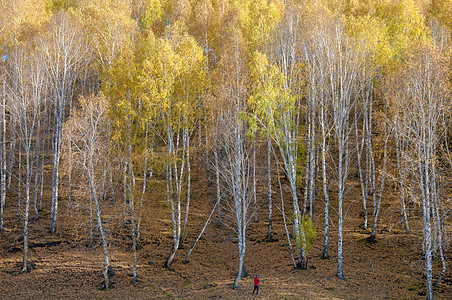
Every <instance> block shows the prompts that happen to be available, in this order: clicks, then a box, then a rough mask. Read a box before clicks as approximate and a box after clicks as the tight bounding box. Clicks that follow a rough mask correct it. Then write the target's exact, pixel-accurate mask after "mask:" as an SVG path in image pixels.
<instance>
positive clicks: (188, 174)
mask: <svg viewBox="0 0 452 300" xmlns="http://www.w3.org/2000/svg"><path fill="white" fill-rule="evenodd" d="M185 130H187V129H185ZM185 134H186V135H187V147H186V148H187V153H186V158H187V203H186V205H185V218H184V228H183V230H182V234H181V237H180V242H179V245H182V243H183V241H184V239H185V234H186V233H187V224H188V213H189V211H190V192H191V190H190V188H191V166H190V136H189V134H188V130H187V132H186V133H185Z"/></svg>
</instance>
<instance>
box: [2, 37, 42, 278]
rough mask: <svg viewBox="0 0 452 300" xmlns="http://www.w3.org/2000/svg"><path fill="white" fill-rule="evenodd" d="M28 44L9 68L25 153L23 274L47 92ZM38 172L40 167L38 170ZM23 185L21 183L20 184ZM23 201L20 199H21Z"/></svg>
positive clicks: (36, 56) (14, 56)
mask: <svg viewBox="0 0 452 300" xmlns="http://www.w3.org/2000/svg"><path fill="white" fill-rule="evenodd" d="M27 46H28V45H24V46H21V47H17V48H16V49H15V51H14V52H13V53H11V58H10V61H9V64H10V66H11V68H10V83H11V84H10V88H9V93H8V95H10V96H11V97H12V99H10V103H11V108H10V109H11V113H12V114H14V115H15V118H16V119H17V123H18V137H19V142H20V144H21V146H22V147H21V148H22V149H23V150H24V152H25V166H24V167H23V166H22V165H20V164H19V172H21V169H22V167H23V168H24V169H25V178H24V182H25V186H24V188H25V196H24V198H25V217H24V256H23V268H22V273H25V272H28V271H29V267H28V240H29V229H28V221H29V211H30V198H31V197H30V191H31V188H32V186H31V185H32V170H33V166H34V163H35V159H34V158H33V154H35V153H36V150H37V147H38V146H39V144H38V141H37V140H36V139H35V136H36V135H37V132H39V130H40V128H39V125H40V122H39V119H40V117H41V104H42V103H43V97H44V92H45V88H46V86H45V79H44V77H45V75H44V69H43V64H42V60H41V57H40V54H39V53H36V52H34V51H32V50H31V49H30V48H27ZM36 170H37V167H36ZM21 184H22V182H20V181H19V185H21ZM19 201H20V199H19Z"/></svg>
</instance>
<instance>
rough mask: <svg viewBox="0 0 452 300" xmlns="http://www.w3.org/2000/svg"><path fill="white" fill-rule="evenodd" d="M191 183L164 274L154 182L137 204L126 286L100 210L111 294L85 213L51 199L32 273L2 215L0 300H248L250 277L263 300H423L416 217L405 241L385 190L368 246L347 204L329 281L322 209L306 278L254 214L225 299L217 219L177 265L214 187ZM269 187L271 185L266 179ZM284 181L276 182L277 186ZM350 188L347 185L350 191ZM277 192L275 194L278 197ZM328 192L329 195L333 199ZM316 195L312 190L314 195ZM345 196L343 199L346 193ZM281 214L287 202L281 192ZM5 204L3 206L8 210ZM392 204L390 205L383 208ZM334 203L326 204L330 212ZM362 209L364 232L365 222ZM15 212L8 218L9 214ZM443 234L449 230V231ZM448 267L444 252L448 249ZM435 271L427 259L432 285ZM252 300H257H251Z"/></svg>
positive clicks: (233, 260) (116, 227)
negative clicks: (179, 237) (52, 227)
mask: <svg viewBox="0 0 452 300" xmlns="http://www.w3.org/2000/svg"><path fill="white" fill-rule="evenodd" d="M199 170H200V168H198V172H194V174H193V177H192V182H193V186H192V188H193V196H192V206H191V214H190V217H189V226H188V232H187V238H186V241H185V243H184V244H183V247H182V249H180V250H178V251H177V253H176V258H175V261H174V263H173V265H172V266H171V268H170V269H165V268H162V266H163V264H164V262H165V259H166V257H167V255H168V253H169V250H170V247H171V243H172V240H171V232H170V230H171V228H170V226H171V221H170V220H171V219H170V214H169V209H168V206H167V204H166V196H164V192H163V191H164V187H165V184H164V182H163V180H162V178H160V179H158V178H157V179H158V180H160V182H158V180H157V181H156V182H154V183H151V188H152V191H151V192H150V193H149V194H148V195H147V197H148V199H151V201H145V203H144V214H143V223H142V227H141V237H140V241H139V248H138V252H137V255H138V281H137V282H136V283H133V284H132V282H131V281H132V253H131V239H130V224H129V226H127V227H126V228H122V226H121V218H122V216H121V214H122V211H121V203H116V204H112V205H110V206H108V205H105V209H104V212H103V214H104V221H105V226H106V228H107V233H108V239H109V255H110V262H111V265H112V267H113V269H114V271H115V275H114V276H113V277H112V278H111V280H112V282H113V287H112V288H111V289H109V290H101V289H100V287H101V283H102V281H103V277H102V273H101V272H102V266H103V254H102V245H101V244H100V241H99V238H98V237H97V238H95V241H94V242H93V243H92V244H90V243H89V239H88V238H87V232H88V231H89V230H88V228H89V223H88V221H87V220H88V219H87V217H86V216H87V213H86V209H85V214H84V215H78V214H77V213H76V209H74V207H75V204H74V203H72V202H71V203H68V201H67V200H65V199H64V198H62V199H61V200H60V215H59V219H58V223H57V224H58V231H57V233H56V234H53V235H52V234H50V233H49V212H48V209H47V208H48V207H47V206H48V205H46V203H47V202H48V200H49V199H47V197H48V196H49V195H44V196H47V197H45V198H44V207H43V208H44V209H43V212H42V216H41V218H40V219H39V220H38V221H32V222H31V231H30V249H31V250H30V262H31V264H32V270H31V272H29V273H26V274H19V271H20V270H21V265H22V243H23V242H22V240H23V237H22V235H21V229H20V226H19V225H18V224H17V212H16V210H17V209H16V207H15V205H14V204H13V203H10V206H8V207H9V208H8V207H7V211H6V216H7V220H6V224H5V225H6V226H5V228H6V229H5V230H4V231H2V232H0V283H1V284H0V298H3V299H24V298H28V299H31V298H33V299H46V298H51V299H53V298H58V299H62V298H90V299H136V298H142V299H179V298H187V299H209V298H212V299H214V298H215V299H217V298H222V299H252V298H254V297H256V296H253V295H251V292H252V287H253V283H252V282H253V277H254V275H256V274H257V275H259V278H260V282H261V287H260V291H259V296H258V297H259V298H262V299H425V290H426V289H425V279H424V277H423V261H422V258H421V254H422V236H421V231H420V230H419V229H420V228H419V226H420V224H417V223H416V222H418V223H419V222H420V220H419V218H416V212H415V209H414V208H413V209H412V212H411V214H410V216H411V217H412V221H411V222H412V223H411V226H412V232H413V233H409V234H408V233H405V232H404V231H403V230H402V229H401V226H400V225H397V222H398V218H399V217H398V211H397V209H398V208H397V207H398V205H397V198H396V196H395V195H396V193H395V192H393V190H392V189H390V188H389V187H388V191H387V194H388V195H392V197H393V198H394V199H389V200H388V199H384V200H383V203H382V210H381V212H380V217H381V219H380V220H381V221H380V222H379V225H378V226H379V227H378V228H379V230H378V235H377V240H376V242H375V243H372V244H369V243H368V242H366V238H367V237H368V236H369V230H363V229H361V228H360V225H361V223H362V218H361V217H359V212H360V201H359V197H356V199H357V200H352V199H353V197H352V196H349V197H348V198H347V199H348V200H346V203H345V207H346V208H347V210H348V213H347V216H346V219H345V225H344V229H345V230H344V275H345V280H340V279H338V278H337V277H336V272H337V230H336V227H335V226H336V224H337V221H336V219H337V217H333V218H332V225H331V231H330V248H329V253H330V258H329V259H327V260H324V259H322V258H321V253H322V245H323V226H322V224H323V222H324V220H323V219H324V216H323V214H322V211H323V208H322V205H323V204H322V203H321V201H318V202H317V203H316V204H315V210H314V218H313V219H314V223H315V226H316V228H317V238H316V239H315V240H314V242H313V245H312V247H311V249H310V250H309V253H308V257H309V267H308V269H307V270H295V269H294V268H293V265H292V263H291V258H290V251H289V247H288V245H287V236H286V233H285V229H284V225H283V221H282V214H281V212H280V211H278V209H277V208H274V212H275V213H274V214H275V216H274V221H273V238H274V240H273V241H272V242H267V241H266V240H265V237H266V232H267V224H268V222H267V219H268V217H267V214H268V210H267V207H266V206H262V207H261V208H260V209H259V220H258V222H257V223H255V222H251V223H250V224H249V227H248V231H247V248H246V257H245V265H246V271H247V272H248V274H249V276H247V277H245V278H243V279H242V280H241V281H240V283H239V289H237V290H233V289H232V288H231V287H232V282H233V280H234V278H235V275H236V274H237V273H236V272H237V268H238V246H237V243H236V242H235V240H234V234H233V231H232V230H230V229H228V228H227V227H226V226H221V227H218V226H216V225H215V224H216V220H214V218H213V219H212V221H211V223H210V224H209V226H208V227H207V229H206V231H205V232H204V235H203V237H202V238H201V240H200V241H199V242H198V244H197V246H196V248H195V249H194V251H193V253H192V255H191V257H190V262H189V263H187V264H185V263H184V260H185V257H186V255H187V252H188V249H189V248H190V246H191V245H192V243H193V241H194V240H195V239H196V237H197V235H198V234H199V232H200V230H201V229H202V226H203V225H204V223H205V221H206V219H207V217H208V215H209V213H210V211H211V209H212V207H213V199H214V187H213V186H211V187H209V184H208V181H207V177H206V175H205V174H204V173H203V172H201V171H199ZM274 182H276V183H277V180H274ZM286 184H287V182H283V186H284V185H286ZM351 184H353V183H351ZM283 189H284V188H283ZM274 191H275V193H274V199H275V201H276V202H275V204H276V205H277V206H278V207H280V206H281V205H280V204H281V200H280V197H279V187H278V186H276V185H275V186H274ZM258 192H259V195H260V199H259V200H260V202H264V200H263V199H264V195H265V192H264V187H263V186H260V187H259V190H258ZM333 192H334V191H333ZM319 194H320V191H319ZM351 195H352V194H351ZM284 199H285V201H286V205H287V207H286V211H289V209H290V204H289V203H290V197H289V195H288V194H287V193H285V198H284ZM12 200H13V199H11V198H10V202H12ZM391 201H393V202H394V203H392V202H391ZM335 205H336V206H337V204H334V203H333V207H334V206H335ZM371 211H372V207H371V203H370V204H369V223H370V222H371V221H372V215H371ZM14 212H16V214H14ZM14 216H16V220H14ZM449 234H450V231H449ZM448 250H449V251H448V253H449V254H448V257H447V258H448V260H449V261H450V260H451V255H450V253H452V252H451V251H450V250H451V249H450V247H449V249H448ZM448 267H449V269H448V271H447V272H446V274H445V276H444V278H443V280H442V281H441V283H440V284H439V287H437V288H434V295H435V297H436V298H437V299H452V272H451V269H450V268H451V266H450V265H449V266H448ZM440 270H441V261H440V260H439V259H437V260H435V264H434V279H436V278H437V277H438V275H439V272H440ZM256 298H257V297H256Z"/></svg>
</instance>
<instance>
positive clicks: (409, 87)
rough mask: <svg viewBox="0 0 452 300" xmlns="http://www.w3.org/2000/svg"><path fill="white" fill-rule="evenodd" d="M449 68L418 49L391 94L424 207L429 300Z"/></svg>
mask: <svg viewBox="0 0 452 300" xmlns="http://www.w3.org/2000/svg"><path fill="white" fill-rule="evenodd" d="M446 65H447V63H446V62H445V58H444V57H443V56H442V55H441V53H438V52H437V51H436V49H434V48H433V47H431V46H429V45H421V46H419V47H418V48H416V51H415V52H413V54H412V56H411V57H410V59H409V60H408V62H407V63H406V67H405V68H404V69H403V70H401V71H400V73H399V74H397V76H398V78H397V83H398V85H397V86H398V87H399V89H401V93H397V94H393V95H392V96H393V97H394V98H393V99H394V100H393V102H392V105H394V106H395V108H396V110H397V111H398V112H399V114H400V116H401V118H402V120H403V122H400V124H399V126H398V127H397V130H398V131H399V133H400V134H401V136H402V138H403V140H404V141H406V142H407V144H408V145H409V147H407V151H405V152H404V153H403V154H404V158H405V159H407V160H408V161H407V166H408V167H409V168H410V170H411V171H410V174H411V175H412V176H410V177H409V179H410V180H411V181H412V182H411V186H412V187H413V191H412V195H411V196H412V197H414V198H415V199H416V200H417V201H419V203H420V205H421V206H422V215H423V245H422V249H423V254H424V262H425V264H424V274H425V277H426V280H427V299H433V272H432V261H433V257H432V254H433V251H434V243H433V242H434V234H433V232H434V230H435V226H438V224H439V223H440V222H438V221H439V220H438V218H437V214H436V211H435V208H436V205H437V204H438V203H439V201H441V200H440V197H439V195H440V194H441V192H440V185H438V174H439V165H438V162H437V161H438V157H437V151H438V148H439V145H440V142H441V140H442V138H443V137H444V128H442V127H440V124H443V121H442V118H444V116H446V114H445V110H446V109H447V107H449V100H450V96H449V95H450V94H449V87H448V85H447V84H446V82H447V80H448V74H447V70H446V69H445V66H446ZM401 97H402V98H401ZM402 99H403V101H402Z"/></svg>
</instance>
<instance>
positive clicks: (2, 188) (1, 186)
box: [0, 82, 7, 230]
mask: <svg viewBox="0 0 452 300" xmlns="http://www.w3.org/2000/svg"><path fill="white" fill-rule="evenodd" d="M3 90H5V82H3ZM1 111H2V123H1V124H2V146H1V173H0V176H1V178H0V180H1V182H0V194H1V195H0V204H1V221H0V230H3V227H4V223H3V222H4V220H3V213H4V209H5V199H6V173H7V169H6V113H5V111H6V95H2V110H1Z"/></svg>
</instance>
